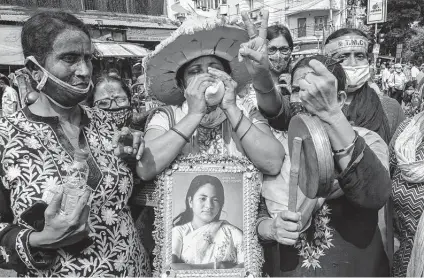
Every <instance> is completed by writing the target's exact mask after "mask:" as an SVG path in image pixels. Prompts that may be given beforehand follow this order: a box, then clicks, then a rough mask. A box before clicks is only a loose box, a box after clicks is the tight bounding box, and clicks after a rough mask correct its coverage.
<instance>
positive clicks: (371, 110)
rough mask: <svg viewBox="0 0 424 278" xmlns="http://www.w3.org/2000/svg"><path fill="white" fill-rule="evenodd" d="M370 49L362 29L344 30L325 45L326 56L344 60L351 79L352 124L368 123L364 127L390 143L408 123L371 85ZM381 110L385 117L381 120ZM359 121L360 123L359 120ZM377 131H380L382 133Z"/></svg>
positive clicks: (348, 91) (345, 68) (398, 106)
mask: <svg viewBox="0 0 424 278" xmlns="http://www.w3.org/2000/svg"><path fill="white" fill-rule="evenodd" d="M369 49H370V45H369V40H368V38H367V35H366V34H365V33H363V32H362V31H360V30H358V29H353V28H343V29H339V30H337V31H336V32H334V33H332V34H331V35H330V36H329V37H328V38H327V40H326V42H325V47H324V52H325V55H328V56H331V57H332V58H334V59H338V60H341V64H342V66H343V68H344V70H345V72H346V75H347V77H348V87H347V88H346V91H347V93H348V98H347V105H346V106H345V107H344V109H346V112H348V113H347V115H349V117H350V121H353V122H355V123H357V122H358V120H359V122H364V123H365V122H366V123H367V125H366V126H364V127H366V128H368V129H370V130H373V131H376V132H377V133H379V134H380V136H381V137H382V138H383V139H385V140H386V142H387V143H388V142H389V140H390V139H391V137H392V136H393V133H394V132H395V131H396V129H397V127H398V126H399V124H400V123H401V122H402V121H403V120H404V119H405V115H404V113H403V111H402V108H401V107H400V105H399V104H398V103H397V102H396V101H394V100H393V99H391V98H390V97H387V96H380V98H379V100H380V101H377V100H378V96H377V94H376V92H375V90H373V89H372V88H371V87H370V86H369V84H368V81H369V80H370V68H369V62H368V53H369ZM381 108H382V110H383V112H384V115H385V117H382V116H381ZM355 119H356V120H355ZM385 122H388V124H389V127H390V130H389V133H388V134H384V133H385V132H383V131H382V130H381V128H380V127H381V126H382V124H383V123H385ZM377 130H380V132H378V131H377Z"/></svg>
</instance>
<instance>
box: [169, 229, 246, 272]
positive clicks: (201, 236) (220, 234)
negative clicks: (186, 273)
mask: <svg viewBox="0 0 424 278" xmlns="http://www.w3.org/2000/svg"><path fill="white" fill-rule="evenodd" d="M219 222H221V223H222V224H221V225H220V227H219V228H218V230H217V231H215V230H214V227H213V225H216V224H217V223H216V222H212V223H210V224H207V225H205V226H202V227H200V228H198V229H196V230H194V229H193V226H192V225H191V223H190V222H189V223H187V224H184V225H181V226H176V227H174V228H172V255H175V256H177V257H178V258H179V259H181V260H182V261H183V262H184V263H188V264H208V263H213V262H233V263H236V264H241V263H243V262H244V255H243V233H242V231H241V230H240V229H238V228H237V227H235V226H233V225H231V224H230V223H228V222H226V221H219Z"/></svg>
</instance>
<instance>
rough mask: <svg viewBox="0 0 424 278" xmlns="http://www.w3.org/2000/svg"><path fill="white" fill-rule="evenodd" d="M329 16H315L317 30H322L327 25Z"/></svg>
mask: <svg viewBox="0 0 424 278" xmlns="http://www.w3.org/2000/svg"><path fill="white" fill-rule="evenodd" d="M327 19H328V17H327V16H316V17H315V31H322V30H323V29H324V28H326V27H327Z"/></svg>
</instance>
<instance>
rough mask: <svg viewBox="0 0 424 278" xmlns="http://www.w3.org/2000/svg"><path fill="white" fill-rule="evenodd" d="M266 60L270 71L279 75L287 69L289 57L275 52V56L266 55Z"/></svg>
mask: <svg viewBox="0 0 424 278" xmlns="http://www.w3.org/2000/svg"><path fill="white" fill-rule="evenodd" d="M268 59H269V65H270V69H271V70H272V71H273V72H275V73H277V74H281V73H282V72H283V71H285V70H286V69H287V66H288V64H289V61H290V55H285V54H281V53H280V51H277V52H276V53H275V54H272V55H268Z"/></svg>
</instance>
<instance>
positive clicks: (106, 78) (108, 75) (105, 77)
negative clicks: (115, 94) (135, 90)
mask: <svg viewBox="0 0 424 278" xmlns="http://www.w3.org/2000/svg"><path fill="white" fill-rule="evenodd" d="M104 82H116V83H118V84H119V85H121V88H122V89H123V90H124V92H125V94H126V95H127V97H128V101H129V102H130V104H131V90H130V88H129V87H128V85H127V83H125V81H124V80H122V78H121V77H120V76H118V75H116V72H115V71H114V70H109V72H103V73H102V74H101V75H100V76H98V77H97V79H96V83H95V84H94V89H93V90H92V93H91V94H89V96H88V98H87V101H86V102H87V103H88V105H89V106H93V105H94V94H95V93H96V89H97V87H98V86H99V85H100V84H102V83H104Z"/></svg>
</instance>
